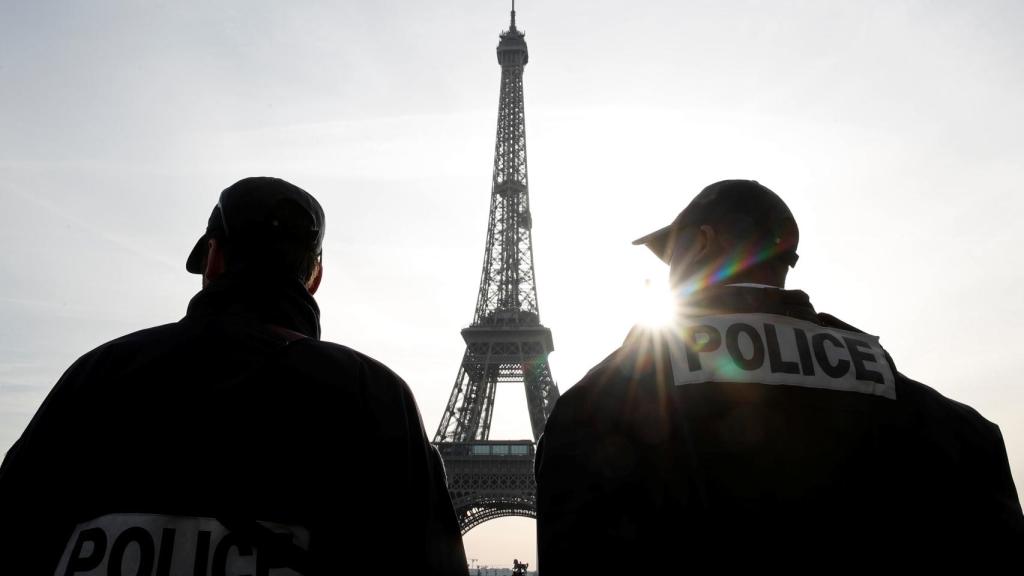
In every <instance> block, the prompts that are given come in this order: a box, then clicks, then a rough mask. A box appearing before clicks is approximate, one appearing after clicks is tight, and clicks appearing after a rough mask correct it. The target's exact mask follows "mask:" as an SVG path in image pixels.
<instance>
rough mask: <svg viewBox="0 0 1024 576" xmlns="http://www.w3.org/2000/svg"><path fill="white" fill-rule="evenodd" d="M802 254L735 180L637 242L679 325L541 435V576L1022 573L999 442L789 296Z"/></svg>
mask: <svg viewBox="0 0 1024 576" xmlns="http://www.w3.org/2000/svg"><path fill="white" fill-rule="evenodd" d="M798 239H799V232H798V228H797V225H796V221H795V220H794V218H793V216H792V214H791V213H790V211H789V209H788V208H787V207H786V205H785V203H783V201H782V200H781V199H780V198H779V197H778V196H777V195H775V194H774V193H773V192H772V191H771V190H769V189H768V188H766V187H764V186H762V185H760V184H758V183H757V182H753V181H748V180H727V181H723V182H718V183H715V184H712V185H710V186H708V187H707V188H705V189H704V190H703V191H702V192H701V193H700V194H698V195H697V197H696V198H694V199H693V201H692V202H691V203H690V204H689V205H688V206H687V207H686V209H684V210H683V211H682V212H681V213H680V214H679V216H678V217H677V218H676V219H675V221H674V222H673V223H672V224H670V225H669V226H666V227H665V228H663V229H661V230H658V231H656V232H654V233H652V234H649V235H647V236H645V237H643V238H641V239H639V240H637V241H636V242H635V244H644V245H646V246H647V247H648V248H650V249H651V250H652V251H653V252H654V253H655V254H656V255H658V256H659V257H660V258H661V259H662V260H664V261H665V262H666V263H668V264H669V266H670V278H671V283H672V286H673V289H674V290H675V291H676V294H677V295H678V297H679V304H680V313H679V316H678V317H677V320H676V322H675V324H674V325H673V326H672V327H670V328H667V329H661V330H657V329H647V328H642V327H637V328H634V329H633V330H632V331H631V332H630V334H629V336H628V337H627V338H626V341H625V342H624V344H623V346H622V347H621V348H620V349H619V350H617V351H616V352H614V353H613V354H612V355H611V356H609V357H608V358H607V359H606V360H605V361H603V362H602V363H601V364H599V365H598V366H596V367H595V368H594V369H593V370H591V371H590V372H589V373H588V374H587V375H586V376H585V377H584V378H583V380H582V381H580V382H579V383H578V384H576V386H574V387H572V388H571V389H569V390H568V392H566V393H565V394H564V395H563V396H562V397H561V399H559V401H558V404H557V405H556V407H555V410H554V412H553V414H552V415H551V418H550V419H549V420H548V422H547V428H546V430H545V433H544V436H543V437H542V439H541V442H540V446H539V449H538V455H537V462H536V474H537V495H538V519H537V530H538V535H539V550H538V552H539V557H538V563H539V568H540V569H541V570H542V572H543V573H544V574H545V576H553V575H558V574H580V573H586V571H588V570H605V571H607V572H608V573H616V572H615V571H616V570H627V571H628V573H646V572H645V571H652V573H653V571H654V570H670V571H682V569H684V568H693V567H695V566H701V565H703V564H705V563H714V564H715V565H716V566H717V567H718V569H719V570H721V569H722V568H723V567H727V566H729V565H734V564H757V565H758V566H760V567H762V568H763V567H767V566H772V565H774V566H776V567H787V568H793V567H799V568H804V569H814V570H815V571H819V572H826V573H827V572H834V571H842V570H844V569H849V567H850V566H851V565H870V566H872V567H874V568H876V569H877V568H882V569H884V568H886V567H892V566H900V565H902V566H916V567H921V566H924V565H935V564H941V563H946V562H947V561H949V562H953V561H970V562H977V563H993V564H995V563H996V562H1004V561H1007V560H1010V561H1018V560H1019V558H1015V555H1016V554H1017V553H1018V552H1019V551H1020V549H1021V546H1022V544H1024V518H1022V515H1021V507H1020V503H1019V500H1018V498H1017V492H1016V489H1015V487H1014V484H1013V480H1012V478H1011V476H1010V470H1009V466H1008V463H1007V458H1006V451H1005V448H1004V446H1003V440H1002V437H1001V436H1000V433H999V429H998V427H996V426H995V425H994V424H992V423H991V422H989V421H987V420H985V419H984V418H982V417H981V416H980V415H978V413H977V412H975V411H974V410H973V409H971V408H970V407H968V406H965V405H963V404H960V403H958V402H954V401H952V400H949V399H947V398H945V397H943V396H941V395H940V394H939V393H937V392H936V391H935V390H932V389H931V388H929V387H927V386H925V385H923V384H921V383H919V382H915V381H913V380H911V379H909V378H907V377H906V376H904V375H902V374H900V373H899V372H898V371H897V370H896V367H895V365H894V364H893V361H892V359H891V358H890V357H889V355H888V354H887V353H886V352H885V350H884V349H883V348H882V347H881V345H880V344H879V341H878V338H877V337H875V336H871V335H868V334H865V333H864V332H862V331H860V330H858V329H856V328H854V327H853V326H850V325H848V324H846V323H844V322H842V321H840V320H838V319H837V318H835V317H834V316H830V315H828V314H820V313H817V312H816V311H815V309H814V307H813V306H812V305H811V303H810V301H809V299H808V297H807V295H806V294H805V293H803V292H801V291H792V290H785V289H784V288H783V287H784V286H785V280H786V273H787V271H788V268H789V267H791V266H793V265H795V264H796V261H797V254H796V248H797V242H798ZM964 361H970V360H969V359H965V360H964ZM1001 569H1005V568H1002V567H1001ZM1014 570H1016V567H1015V568H1014ZM623 573H627V572H623ZM664 573H668V572H664Z"/></svg>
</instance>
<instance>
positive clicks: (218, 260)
mask: <svg viewBox="0 0 1024 576" xmlns="http://www.w3.org/2000/svg"><path fill="white" fill-rule="evenodd" d="M223 273H224V247H223V246H221V245H220V243H219V242H217V240H216V239H214V238H210V239H209V240H207V241H206V267H205V268H204V269H203V288H206V286H207V285H208V284H209V283H210V282H213V281H214V280H216V279H217V278H218V277H219V276H220V275H221V274H223Z"/></svg>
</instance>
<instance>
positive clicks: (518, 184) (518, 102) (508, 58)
mask: <svg viewBox="0 0 1024 576" xmlns="http://www.w3.org/2000/svg"><path fill="white" fill-rule="evenodd" d="M499 38H500V41H499V43H498V48H497V54H498V64H500V65H501V88H500V92H499V99H498V129H497V135H496V137H495V143H494V172H493V176H492V179H491V208H490V218H489V220H488V224H487V241H486V244H485V247H484V263H483V270H482V271H481V273H480V291H479V293H478V295H477V301H476V310H475V312H474V315H473V322H472V324H470V325H469V326H468V327H467V328H465V329H463V330H462V338H463V340H465V342H466V352H465V354H464V355H463V357H462V365H461V366H460V367H459V373H458V376H456V378H455V385H454V386H453V387H452V393H451V396H450V398H449V400H448V406H447V408H446V409H445V412H444V416H443V417H442V418H441V423H440V425H439V426H438V427H437V433H436V435H435V436H434V443H435V445H436V446H437V447H438V450H439V451H440V452H441V456H442V458H443V459H444V461H445V469H446V471H447V474H448V490H449V493H450V494H451V498H452V504H453V505H454V507H455V511H456V514H457V515H458V518H459V524H460V526H461V528H462V533H463V534H465V533H466V532H468V531H469V530H470V529H471V528H473V527H475V526H477V525H479V524H481V523H483V522H485V521H487V520H491V519H493V518H500V517H503V516H525V517H528V518H536V516H537V512H536V485H535V483H534V478H533V461H534V449H535V446H536V442H537V440H538V439H539V438H540V435H541V433H542V432H543V431H544V424H545V423H546V422H547V418H548V415H550V414H551V409H552V408H553V407H554V405H555V401H556V400H558V387H557V386H556V385H555V382H554V379H553V378H552V377H551V368H550V366H549V365H548V354H550V353H551V352H552V351H553V350H554V343H553V341H552V338H551V330H550V329H548V328H546V327H545V326H544V325H543V324H541V322H540V307H539V305H538V303H537V283H536V277H535V274H534V269H533V240H532V233H531V230H532V227H533V219H532V217H531V215H530V189H529V183H528V179H527V170H526V127H525V117H524V114H523V68H524V67H525V66H526V62H527V61H528V60H529V54H528V52H527V49H526V40H525V35H524V34H523V32H521V31H520V30H518V29H517V28H516V11H515V5H514V4H513V6H512V17H511V24H510V25H509V29H508V30H506V31H504V32H502V33H501V35H500V37H499ZM499 383H501V384H503V385H507V384H519V385H522V386H524V387H525V390H526V402H527V407H528V412H529V416H530V426H531V428H532V430H533V438H532V439H527V440H515V441H494V440H491V439H490V430H491V415H492V414H493V412H494V393H495V389H496V387H497V385H498V384H499Z"/></svg>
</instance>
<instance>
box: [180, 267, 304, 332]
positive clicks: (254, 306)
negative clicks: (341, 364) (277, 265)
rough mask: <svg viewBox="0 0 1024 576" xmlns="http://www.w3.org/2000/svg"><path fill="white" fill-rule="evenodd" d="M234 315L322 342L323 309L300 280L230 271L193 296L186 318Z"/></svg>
mask: <svg viewBox="0 0 1024 576" xmlns="http://www.w3.org/2000/svg"><path fill="white" fill-rule="evenodd" d="M211 316H232V317H241V318H248V319H255V320H257V321H259V322H261V323H264V324H273V325H276V326H280V327H282V328H287V329H288V330H293V331H295V332H300V333H302V334H304V335H306V336H308V337H310V338H313V339H315V340H319V339H320V307H319V306H317V303H316V300H314V299H313V296H312V295H311V294H310V293H309V292H308V291H307V290H306V287H305V286H303V285H302V283H300V282H299V281H298V280H297V279H291V278H282V277H280V276H271V275H267V274H260V273H255V272H245V271H240V272H231V273H225V274H224V275H223V276H221V277H220V278H217V279H216V280H214V281H213V282H211V283H210V284H209V285H207V286H206V288H203V290H202V291H200V292H199V293H198V294H196V295H195V296H193V297H192V300H191V301H190V302H189V304H188V311H187V312H186V314H185V317H186V318H203V317H211Z"/></svg>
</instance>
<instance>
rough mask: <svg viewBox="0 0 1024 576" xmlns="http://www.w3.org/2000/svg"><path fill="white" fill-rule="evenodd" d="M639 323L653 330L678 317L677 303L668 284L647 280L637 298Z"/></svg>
mask: <svg viewBox="0 0 1024 576" xmlns="http://www.w3.org/2000/svg"><path fill="white" fill-rule="evenodd" d="M636 309H637V314H636V315H637V322H639V323H640V324H643V325H644V326H649V327H651V328H660V327H663V326H668V325H669V324H671V323H672V321H673V320H674V319H675V316H676V301H675V298H673V297H672V291H671V290H670V289H669V286H668V282H666V281H664V280H662V281H656V280H651V279H650V278H647V279H645V280H644V286H643V289H642V290H640V291H639V294H638V297H637V306H636Z"/></svg>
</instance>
